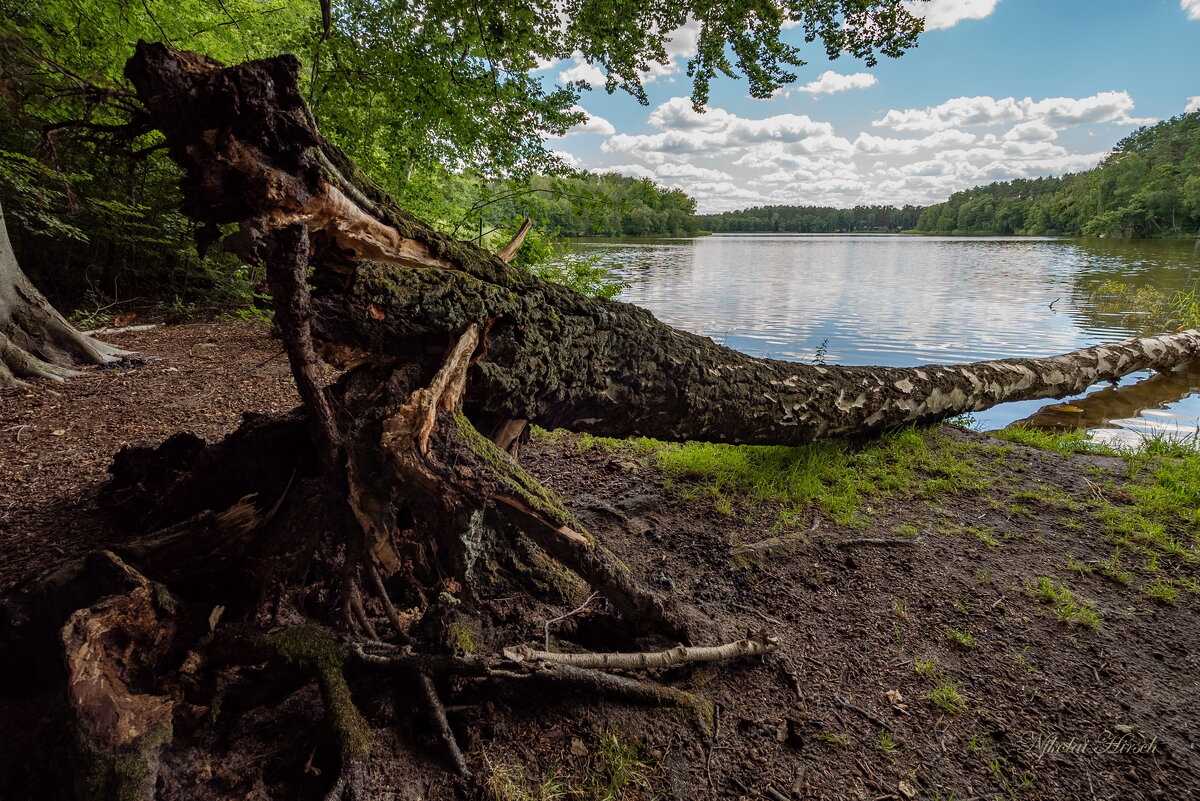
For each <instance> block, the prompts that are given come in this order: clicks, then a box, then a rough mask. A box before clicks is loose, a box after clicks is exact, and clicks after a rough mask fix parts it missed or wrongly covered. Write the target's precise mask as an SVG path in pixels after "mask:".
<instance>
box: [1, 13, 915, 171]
mask: <svg viewBox="0 0 1200 801" xmlns="http://www.w3.org/2000/svg"><path fill="white" fill-rule="evenodd" d="M323 2H324V4H325V6H326V8H327V10H328V12H329V13H328V17H327V18H323V14H322V10H323V9H322V7H321V4H319V3H318V0H270V2H264V1H263V0H220V2H215V3H214V2H212V0H169V1H168V0H0V13H2V15H3V21H2V22H0V36H2V40H3V44H2V45H0V60H2V62H3V63H2V66H4V67H5V72H6V73H16V74H19V75H21V76H22V79H21V83H22V89H23V90H24V92H25V93H26V94H25V96H24V97H22V98H21V102H22V103H25V104H28V103H33V104H34V105H40V106H42V107H43V108H44V109H46V110H48V107H50V106H55V105H56V104H57V105H58V106H60V107H59V108H58V109H57V111H60V112H64V113H62V114H53V113H48V114H46V115H45V116H48V117H58V118H59V119H66V118H68V116H69V115H68V114H67V113H65V112H75V113H78V112H79V111H80V109H79V107H78V106H79V103H80V102H81V101H84V100H86V99H89V98H90V99H91V100H96V99H98V98H100V97H101V96H102V95H100V94H97V93H96V90H95V87H97V86H99V87H119V86H120V85H121V84H122V81H121V77H120V75H121V69H122V66H123V64H124V61H125V58H126V57H127V56H128V54H129V53H130V52H131V50H132V46H133V43H134V42H136V40H137V39H153V40H160V41H162V40H166V41H169V42H171V43H172V44H174V45H175V46H177V47H181V48H186V49H192V50H198V51H200V52H204V53H206V54H208V55H210V56H213V57H214V58H217V59H219V60H222V61H226V62H231V61H242V60H245V59H248V58H257V57H262V56H267V55H274V54H276V53H279V52H295V53H297V54H298V55H300V56H301V58H302V59H303V60H304V61H305V63H306V65H307V69H308V74H307V76H306V79H307V81H308V85H307V87H306V88H307V91H308V93H309V96H310V99H311V102H312V105H313V106H314V109H315V111H316V113H317V116H318V118H319V119H321V121H322V123H323V125H324V126H325V128H326V129H327V130H328V131H329V133H330V134H331V136H332V137H333V138H335V139H337V140H338V141H339V142H341V143H342V144H343V145H344V146H346V147H347V148H348V149H349V150H350V151H351V152H352V153H353V154H354V155H355V156H356V157H357V158H358V159H360V160H361V161H363V162H364V166H366V167H367V168H368V169H369V170H371V171H372V172H375V174H376V175H377V177H379V178H380V179H381V180H384V181H385V183H387V182H388V180H387V177H386V175H387V174H389V173H390V174H392V175H400V176H403V175H406V174H407V173H409V172H410V171H411V170H412V169H413V168H414V167H420V166H421V165H422V164H429V163H433V162H437V163H440V164H443V165H447V166H450V167H451V168H454V167H458V166H470V167H473V168H475V169H486V170H489V171H492V172H494V173H495V174H514V173H517V174H520V173H525V174H528V173H531V172H536V171H545V170H547V169H549V168H550V167H559V168H561V166H562V165H561V164H557V163H555V161H554V160H553V158H552V157H551V156H550V155H549V153H548V151H547V150H546V148H545V147H544V145H543V138H544V136H545V135H546V134H559V133H562V132H563V131H565V130H566V129H567V128H569V127H570V126H571V125H573V124H575V123H576V122H579V121H580V119H581V116H582V115H581V114H580V112H578V111H577V110H572V107H573V106H574V105H575V103H576V102H577V101H578V99H579V94H580V92H581V91H582V89H583V88H584V87H583V85H582V84H578V83H577V84H573V85H567V86H557V85H551V86H546V85H544V84H543V82H542V81H541V80H540V79H538V78H536V77H534V76H533V75H532V74H531V71H533V70H536V68H537V67H538V66H539V65H545V64H547V63H550V62H553V61H557V60H559V59H566V58H571V57H572V56H575V57H579V58H582V59H583V60H586V61H587V62H589V63H591V64H594V65H596V66H597V67H599V68H600V69H601V70H602V71H603V72H604V74H605V75H606V89H607V90H608V91H609V92H614V91H617V90H618V89H620V90H624V91H627V92H629V93H630V94H631V95H633V96H634V97H635V98H637V99H638V100H639V101H640V102H642V103H645V102H646V93H645V89H644V86H643V81H644V76H645V75H646V73H647V72H649V71H650V70H651V69H652V68H653V66H654V65H666V64H668V63H669V62H670V56H669V54H668V45H669V44H670V42H671V40H672V38H673V37H677V36H680V35H681V29H684V28H685V26H686V27H687V28H688V29H689V31H690V33H691V35H695V37H696V50H695V54H694V55H693V56H692V57H691V59H690V61H689V62H688V75H689V76H690V77H691V79H692V100H693V103H694V105H695V106H696V107H697V108H698V109H699V108H702V107H703V106H704V105H705V103H707V101H708V98H709V87H710V84H711V81H712V80H713V79H714V78H715V77H717V76H718V75H721V74H724V75H728V76H744V77H745V78H746V79H747V82H748V84H749V92H750V94H751V95H752V96H754V97H768V96H770V95H771V93H772V92H774V91H775V90H777V89H778V88H779V87H781V86H782V85H784V84H787V83H790V82H792V81H794V80H795V78H796V75H795V73H794V71H793V70H794V69H795V68H796V67H798V66H800V65H802V64H804V61H803V59H802V58H801V52H800V49H799V48H797V47H795V46H793V45H791V44H787V43H785V42H784V41H783V40H782V33H783V31H784V30H785V29H786V28H797V29H798V30H799V32H800V33H801V34H802V36H803V39H804V40H805V41H806V42H809V43H812V42H818V41H819V42H820V44H821V46H822V47H823V48H824V51H825V53H826V54H827V55H828V56H830V57H834V58H836V57H837V56H839V55H841V54H843V53H846V54H850V55H852V56H855V57H858V58H862V59H864V60H865V61H866V62H867V63H868V64H874V63H875V60H876V59H877V57H878V55H880V54H882V55H886V56H893V57H894V56H899V55H900V54H901V53H903V52H904V51H905V50H906V49H907V48H909V47H912V46H914V45H915V42H916V36H917V34H918V32H919V31H920V29H921V21H920V20H919V19H917V18H914V17H913V16H912V15H911V14H910V13H909V12H908V11H907V10H906V7H905V5H904V3H903V2H902V0H735V1H734V2H724V1H721V0H565V1H564V2H544V0H493V2H488V3H479V2H474V1H472V2H466V0H425V1H424V2H412V1H411V0H323ZM17 65H20V68H19V69H18V68H17ZM108 99H110V100H111V99H112V96H111V95H109V96H108ZM71 102H73V103H74V107H73V108H64V107H62V106H63V104H64V103H67V104H68V105H70V103H71ZM91 113H94V112H91Z"/></svg>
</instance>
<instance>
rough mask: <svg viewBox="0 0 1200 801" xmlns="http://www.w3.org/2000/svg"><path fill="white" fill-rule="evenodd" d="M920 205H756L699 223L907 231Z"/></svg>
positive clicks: (721, 228) (745, 228)
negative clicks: (841, 206) (838, 206)
mask: <svg viewBox="0 0 1200 801" xmlns="http://www.w3.org/2000/svg"><path fill="white" fill-rule="evenodd" d="M921 211H922V208H921V207H920V206H904V207H903V208H896V207H895V206H855V207H854V208H852V209H835V208H831V207H828V206H755V207H754V208H752V209H743V210H742V211H726V212H722V213H721V214H700V215H697V217H696V224H697V225H698V226H699V227H700V228H701V229H702V230H705V231H712V232H713V233H731V232H748V233H749V232H753V233H801V234H832V233H847V232H852V231H904V230H908V229H910V228H912V227H913V226H915V225H916V224H917V218H918V217H919V216H920V215H921Z"/></svg>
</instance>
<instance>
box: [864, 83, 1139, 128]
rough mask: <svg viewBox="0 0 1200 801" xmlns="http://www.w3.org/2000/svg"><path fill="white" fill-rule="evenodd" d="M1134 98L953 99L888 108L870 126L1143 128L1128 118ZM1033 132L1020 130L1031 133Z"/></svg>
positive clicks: (1115, 95) (1104, 95)
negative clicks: (1019, 124)
mask: <svg viewBox="0 0 1200 801" xmlns="http://www.w3.org/2000/svg"><path fill="white" fill-rule="evenodd" d="M1131 111H1133V98H1132V97H1130V96H1129V93H1128V92H1099V93H1097V94H1094V95H1092V96H1091V97H1080V98H1074V97H1047V98H1045V99H1044V100H1038V101H1034V100H1033V99H1032V98H1029V97H1026V98H1024V99H1023V100H1017V99H1016V98H1015V97H1004V98H1000V99H996V98H994V97H987V96H982V97H955V98H951V99H950V100H947V101H946V102H945V103H942V104H940V105H937V106H928V107H926V108H923V109H915V108H910V109H904V110H902V111H901V110H898V109H891V110H889V111H888V112H887V113H886V114H884V115H883V117H881V118H880V119H877V120H875V121H873V122H872V123H871V125H873V126H875V127H884V128H891V129H893V130H896V131H917V132H928V131H941V130H946V129H948V128H959V127H962V126H967V125H978V126H991V125H1007V124H1008V123H1016V122H1021V121H1025V122H1031V123H1032V122H1038V123H1041V125H1042V128H1041V129H1040V130H1042V131H1043V132H1044V130H1045V128H1050V129H1053V130H1062V129H1064V128H1070V127H1071V126H1073V125H1083V124H1088V123H1102V122H1111V123H1117V124H1120V125H1142V124H1145V123H1147V122H1154V120H1153V119H1146V118H1139V117H1132V116H1130V114H1129V113H1130V112H1131ZM1032 130H1034V129H1032V128H1029V129H1022V131H1032Z"/></svg>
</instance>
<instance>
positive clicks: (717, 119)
mask: <svg viewBox="0 0 1200 801" xmlns="http://www.w3.org/2000/svg"><path fill="white" fill-rule="evenodd" d="M732 116H733V115H731V114H730V113H729V112H728V111H725V110H724V109H721V108H710V109H709V110H708V111H706V112H705V113H703V114H698V113H696V111H695V110H693V109H692V101H691V99H690V98H687V97H672V98H671V99H670V100H668V101H667V102H665V103H663V104H662V105H660V106H658V107H657V108H656V109H654V111H651V112H650V116H649V117H648V118H647V120H646V121H647V122H649V123H650V124H651V125H653V126H654V127H655V128H658V129H659V130H660V131H681V130H682V131H719V130H721V129H722V128H725V127H726V126H728V125H729V120H730V118H731V117H732Z"/></svg>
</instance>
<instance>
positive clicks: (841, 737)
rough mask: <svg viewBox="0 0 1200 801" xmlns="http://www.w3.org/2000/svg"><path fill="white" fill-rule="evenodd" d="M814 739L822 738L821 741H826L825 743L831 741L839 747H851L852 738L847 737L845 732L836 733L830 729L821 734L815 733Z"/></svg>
mask: <svg viewBox="0 0 1200 801" xmlns="http://www.w3.org/2000/svg"><path fill="white" fill-rule="evenodd" d="M813 739H814V740H820V741H821V742H825V743H830V744H831V745H836V746H838V747H839V748H849V747H850V738H849V737H847V736H846V735H845V734H835V733H833V732H830V731H823V732H821V733H820V734H814V735H813Z"/></svg>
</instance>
